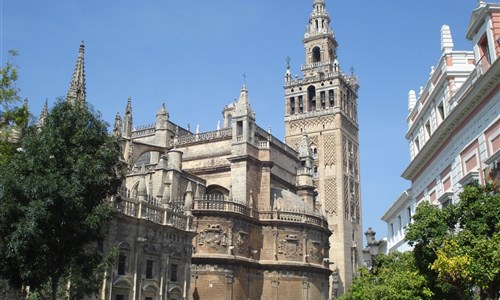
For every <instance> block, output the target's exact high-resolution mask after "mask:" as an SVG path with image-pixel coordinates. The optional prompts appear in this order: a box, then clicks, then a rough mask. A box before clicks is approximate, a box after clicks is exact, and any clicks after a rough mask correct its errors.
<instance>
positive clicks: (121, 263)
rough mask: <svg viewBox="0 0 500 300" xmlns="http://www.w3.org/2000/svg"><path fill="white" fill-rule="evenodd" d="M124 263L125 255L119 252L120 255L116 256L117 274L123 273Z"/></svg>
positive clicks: (125, 262)
mask: <svg viewBox="0 0 500 300" xmlns="http://www.w3.org/2000/svg"><path fill="white" fill-rule="evenodd" d="M126 264H127V256H125V255H123V254H121V253H120V256H118V275H125V266H126Z"/></svg>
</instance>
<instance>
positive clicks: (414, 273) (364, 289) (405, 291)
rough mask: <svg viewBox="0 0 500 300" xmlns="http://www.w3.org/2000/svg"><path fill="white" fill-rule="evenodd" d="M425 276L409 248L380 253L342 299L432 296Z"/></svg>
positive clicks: (417, 299) (414, 299)
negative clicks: (372, 264)
mask: <svg viewBox="0 0 500 300" xmlns="http://www.w3.org/2000/svg"><path fill="white" fill-rule="evenodd" d="M431 297H432V292H431V291H430V289H428V288H427V287H426V279H425V277H424V276H423V275H421V274H420V273H419V272H418V270H417V267H416V265H415V260H414V257H413V255H412V253H410V252H405V253H399V252H395V253H391V254H389V255H384V254H380V255H377V257H376V258H375V264H374V266H373V268H372V269H371V270H368V269H366V268H363V269H361V270H360V276H359V277H358V278H356V279H355V280H354V282H353V284H352V285H351V287H350V289H349V291H348V292H347V293H346V294H345V295H344V296H342V297H341V298H340V299H343V300H424V299H432V298H431Z"/></svg>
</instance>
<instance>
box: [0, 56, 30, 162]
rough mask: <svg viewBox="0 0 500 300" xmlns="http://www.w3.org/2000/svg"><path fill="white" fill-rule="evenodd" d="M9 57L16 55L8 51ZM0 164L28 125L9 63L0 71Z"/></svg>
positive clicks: (14, 68) (9, 154)
mask: <svg viewBox="0 0 500 300" xmlns="http://www.w3.org/2000/svg"><path fill="white" fill-rule="evenodd" d="M9 54H10V57H11V58H12V57H14V56H16V55H17V53H16V51H13V50H11V51H9ZM0 76H1V78H0V163H1V162H2V161H4V160H5V159H7V158H8V157H9V156H11V155H12V154H13V153H14V152H15V150H16V147H17V146H18V144H19V142H20V136H21V134H22V132H23V130H24V129H25V127H26V125H27V124H28V119H29V113H28V107H27V106H26V105H20V106H19V104H20V102H21V97H20V96H19V89H18V88H17V87H16V81H17V79H18V74H17V68H16V67H15V65H14V64H13V63H12V62H11V60H10V59H9V61H8V62H7V63H6V64H5V66H3V67H2V68H1V69H0Z"/></svg>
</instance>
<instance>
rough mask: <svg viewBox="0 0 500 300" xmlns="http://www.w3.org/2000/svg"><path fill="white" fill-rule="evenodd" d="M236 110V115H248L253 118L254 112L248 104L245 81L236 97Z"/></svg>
mask: <svg viewBox="0 0 500 300" xmlns="http://www.w3.org/2000/svg"><path fill="white" fill-rule="evenodd" d="M236 112H237V113H238V115H248V116H250V117H252V118H255V113H254V111H253V109H252V107H251V106H250V100H249V98H248V90H247V86H246V84H245V83H243V87H242V88H241V92H240V98H239V99H238V102H236Z"/></svg>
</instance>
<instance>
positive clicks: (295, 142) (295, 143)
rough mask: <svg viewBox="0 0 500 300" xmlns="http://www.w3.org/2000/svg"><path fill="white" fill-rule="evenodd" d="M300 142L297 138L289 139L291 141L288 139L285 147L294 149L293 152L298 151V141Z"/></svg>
mask: <svg viewBox="0 0 500 300" xmlns="http://www.w3.org/2000/svg"><path fill="white" fill-rule="evenodd" d="M301 140H302V138H301V137H298V138H291V139H288V143H287V145H288V146H290V147H291V148H292V149H294V150H295V151H298V150H299V146H300V141H301Z"/></svg>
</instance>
